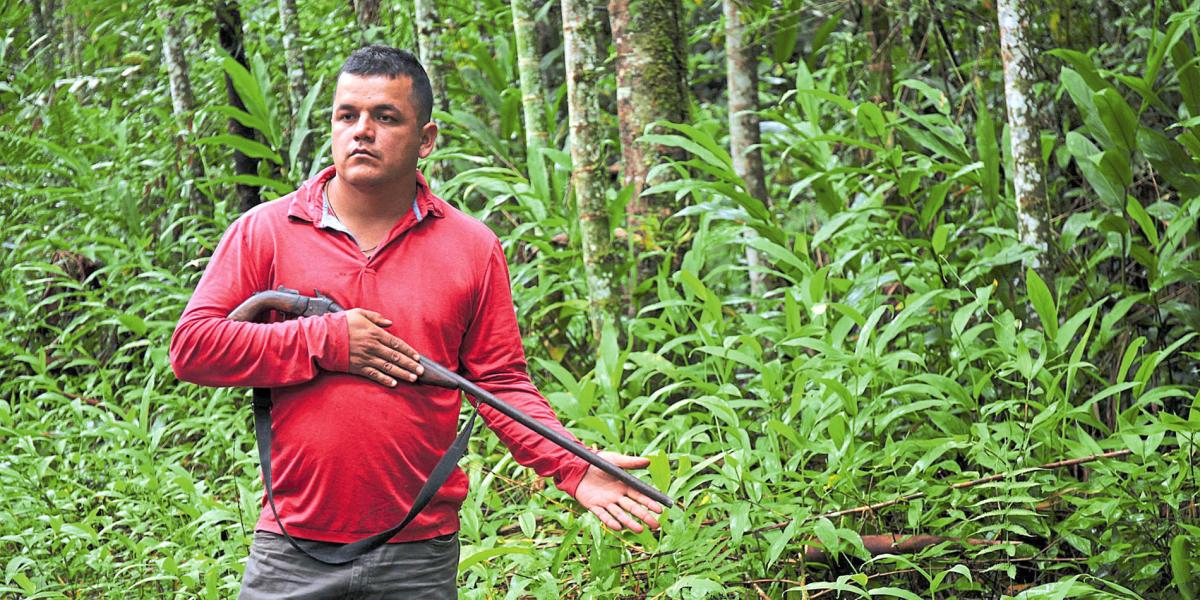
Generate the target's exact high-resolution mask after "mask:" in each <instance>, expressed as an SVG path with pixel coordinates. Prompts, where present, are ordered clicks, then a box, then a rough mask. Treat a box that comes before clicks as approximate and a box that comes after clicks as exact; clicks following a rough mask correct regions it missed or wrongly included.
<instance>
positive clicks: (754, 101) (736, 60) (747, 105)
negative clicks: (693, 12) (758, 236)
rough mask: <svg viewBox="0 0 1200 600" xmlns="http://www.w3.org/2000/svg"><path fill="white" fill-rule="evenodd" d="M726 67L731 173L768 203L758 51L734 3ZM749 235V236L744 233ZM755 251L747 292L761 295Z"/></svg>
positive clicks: (729, 6)
mask: <svg viewBox="0 0 1200 600" xmlns="http://www.w3.org/2000/svg"><path fill="white" fill-rule="evenodd" d="M724 5H725V6H724V8H725V67H726V72H727V75H726V88H727V92H728V95H729V155H730V156H731V157H732V158H733V170H734V171H735V172H736V173H737V175H738V177H741V178H742V181H743V182H745V184H746V193H748V194H750V195H751V196H754V197H755V198H757V199H759V200H762V201H763V203H764V204H769V203H768V200H767V184H766V179H765V177H764V176H763V163H762V151H761V150H760V149H759V148H758V145H759V143H760V142H761V141H762V137H761V135H760V133H759V130H758V48H757V47H754V46H750V45H747V44H746V36H745V26H744V24H743V23H742V19H741V15H740V13H739V11H738V6H737V2H735V0H724ZM747 235H752V234H747ZM758 262H759V261H758V251H757V250H755V249H754V248H751V247H750V246H746V263H747V265H749V266H750V292H751V294H753V295H754V296H756V297H757V296H760V295H762V293H763V291H764V289H763V287H764V286H763V283H764V280H765V278H764V276H763V274H762V273H759V272H757V271H755V270H754V267H756V266H758Z"/></svg>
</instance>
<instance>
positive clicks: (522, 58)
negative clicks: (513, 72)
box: [512, 0, 549, 162]
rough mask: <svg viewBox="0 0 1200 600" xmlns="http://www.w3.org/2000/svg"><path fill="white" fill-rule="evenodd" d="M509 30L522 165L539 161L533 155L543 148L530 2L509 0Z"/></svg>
mask: <svg viewBox="0 0 1200 600" xmlns="http://www.w3.org/2000/svg"><path fill="white" fill-rule="evenodd" d="M512 15H513V30H514V31H515V33H516V39H517V73H518V74H519V76H520V78H521V105H522V107H523V108H524V109H525V156H526V161H527V162H528V161H533V160H541V158H540V157H539V156H538V153H537V151H538V150H539V149H540V148H543V147H545V146H546V141H547V138H548V137H549V136H548V135H547V133H546V120H545V112H546V108H545V107H546V102H545V100H544V99H543V96H542V72H541V64H540V61H538V56H537V40H535V39H534V34H533V5H532V2H531V0H513V2H512Z"/></svg>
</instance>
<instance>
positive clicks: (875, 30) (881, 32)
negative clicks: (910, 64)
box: [863, 0, 892, 105]
mask: <svg viewBox="0 0 1200 600" xmlns="http://www.w3.org/2000/svg"><path fill="white" fill-rule="evenodd" d="M863 20H864V21H866V23H865V25H866V30H867V41H868V42H870V44H869V45H870V47H871V60H870V61H868V63H867V72H868V73H869V75H870V80H871V88H872V89H871V100H872V101H873V102H875V103H877V104H884V105H886V104H891V102H892V45H891V40H890V26H889V23H888V14H887V6H886V3H885V2H884V1H883V0H865V1H864V2H863Z"/></svg>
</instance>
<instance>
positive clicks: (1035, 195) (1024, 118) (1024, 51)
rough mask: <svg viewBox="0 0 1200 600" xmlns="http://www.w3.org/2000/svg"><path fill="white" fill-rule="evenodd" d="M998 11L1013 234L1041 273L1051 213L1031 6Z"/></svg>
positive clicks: (1003, 6) (1021, 1)
mask: <svg viewBox="0 0 1200 600" xmlns="http://www.w3.org/2000/svg"><path fill="white" fill-rule="evenodd" d="M996 8H997V13H998V16H999V22H1000V58H1001V60H1002V61H1003V63H1004V101H1005V102H1004V103H1005V105H1006V106H1007V109H1008V129H1009V138H1010V141H1011V148H1012V161H1013V173H1012V182H1013V192H1014V196H1015V198H1016V209H1017V234H1018V237H1019V238H1020V241H1021V242H1022V243H1024V244H1028V245H1030V246H1032V247H1033V248H1035V249H1036V253H1035V254H1034V255H1032V256H1031V257H1029V258H1028V259H1026V261H1025V266H1026V267H1028V268H1032V269H1035V270H1038V271H1039V273H1041V272H1042V271H1043V269H1048V268H1049V267H1050V265H1049V264H1048V263H1049V262H1050V261H1049V260H1048V259H1049V257H1050V248H1051V246H1050V227H1049V223H1050V214H1049V210H1048V209H1047V202H1046V188H1045V184H1044V182H1043V180H1042V172H1041V162H1042V152H1041V147H1040V145H1041V139H1040V135H1039V133H1038V127H1037V120H1036V115H1037V103H1036V99H1035V98H1034V96H1033V84H1034V81H1035V72H1034V65H1033V58H1032V54H1031V53H1030V51H1029V45H1028V43H1027V41H1026V37H1025V34H1026V30H1027V28H1028V26H1029V17H1030V15H1029V6H1028V5H1027V4H1026V2H1025V0H999V1H998V2H997V3H996ZM1042 274H1043V275H1049V273H1042ZM1043 279H1046V277H1043ZM1047 281H1052V279H1047Z"/></svg>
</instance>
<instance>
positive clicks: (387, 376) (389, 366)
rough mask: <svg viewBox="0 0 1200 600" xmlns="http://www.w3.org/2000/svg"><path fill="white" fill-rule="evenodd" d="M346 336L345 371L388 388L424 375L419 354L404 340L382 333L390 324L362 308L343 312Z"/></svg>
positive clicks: (389, 321) (381, 317)
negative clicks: (348, 337)
mask: <svg viewBox="0 0 1200 600" xmlns="http://www.w3.org/2000/svg"><path fill="white" fill-rule="evenodd" d="M346 322H347V325H348V326H349V330H350V331H349V334H350V368H349V372H351V373H354V374H357V375H362V376H363V377H366V378H368V379H370V380H371V381H374V382H376V383H379V384H381V385H385V386H388V387H394V386H396V385H397V384H398V383H399V382H400V381H406V382H415V381H417V379H418V378H419V377H420V376H421V374H422V373H424V372H425V368H424V367H422V366H421V364H420V363H419V362H418V361H419V360H420V359H421V355H420V354H418V353H417V351H416V350H414V349H413V348H412V346H409V345H408V344H407V343H406V342H405V341H404V340H402V339H400V338H398V337H396V336H394V335H392V334H390V333H388V332H386V331H384V330H383V329H382V328H383V327H389V326H391V324H392V321H391V320H390V319H388V318H386V317H384V316H383V315H381V314H379V313H377V312H374V311H370V310H365V309H361V308H358V309H352V310H350V311H347V315H346Z"/></svg>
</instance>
